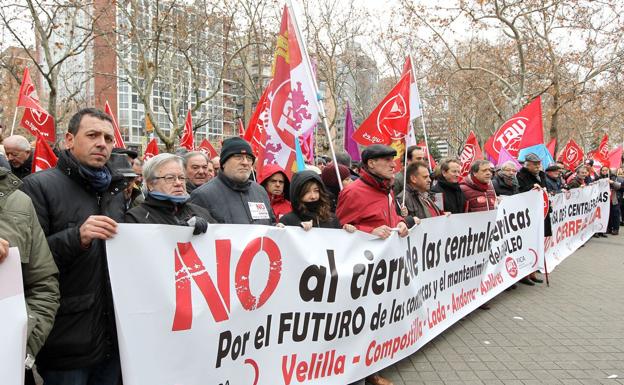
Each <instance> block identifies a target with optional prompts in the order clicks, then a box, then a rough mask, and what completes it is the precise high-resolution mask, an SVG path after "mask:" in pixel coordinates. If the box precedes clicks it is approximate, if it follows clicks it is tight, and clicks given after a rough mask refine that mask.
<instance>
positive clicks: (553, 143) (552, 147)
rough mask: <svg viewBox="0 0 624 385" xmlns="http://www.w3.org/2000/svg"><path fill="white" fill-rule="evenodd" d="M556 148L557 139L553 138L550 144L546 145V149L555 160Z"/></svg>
mask: <svg viewBox="0 0 624 385" xmlns="http://www.w3.org/2000/svg"><path fill="white" fill-rule="evenodd" d="M556 146H557V139H555V138H552V139H551V140H550V142H548V144H547V145H546V148H547V149H548V152H550V155H551V156H552V157H553V159H554V158H555V147H556Z"/></svg>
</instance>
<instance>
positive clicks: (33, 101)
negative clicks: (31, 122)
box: [16, 67, 46, 112]
mask: <svg viewBox="0 0 624 385" xmlns="http://www.w3.org/2000/svg"><path fill="white" fill-rule="evenodd" d="M16 107H26V108H30V109H33V110H37V111H41V112H46V111H45V110H44V109H43V107H41V104H39V98H38V97H37V91H36V90H35V84H34V83H33V81H32V79H31V78H30V71H29V70H28V67H26V68H24V77H23V78H22V85H21V86H20V90H19V97H18V99H17V106H16Z"/></svg>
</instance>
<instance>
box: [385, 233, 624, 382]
mask: <svg viewBox="0 0 624 385" xmlns="http://www.w3.org/2000/svg"><path fill="white" fill-rule="evenodd" d="M518 286H519V287H518V289H516V290H513V291H509V292H504V293H502V294H500V295H499V296H497V297H496V298H495V299H494V300H492V301H490V304H491V306H492V308H491V309H490V310H487V311H484V310H476V311H474V312H473V313H472V314H470V315H469V316H467V317H466V318H464V319H463V320H461V321H459V322H457V323H456V324H455V325H454V326H453V327H451V328H449V329H448V330H446V331H445V332H444V333H442V334H441V335H440V336H438V337H437V338H435V339H434V340H433V341H431V342H429V343H428V344H427V345H426V346H424V347H423V348H422V349H421V350H420V351H418V352H417V353H415V354H414V355H412V356H411V357H409V358H407V359H405V360H403V361H401V362H400V363H398V364H397V365H395V366H393V367H390V368H388V369H386V370H385V371H384V372H383V374H384V376H385V377H388V378H390V379H392V380H393V381H394V383H395V385H412V384H431V385H433V384H446V385H450V384H506V385H507V384H509V385H511V384H525V385H529V384H624V235H620V236H609V238H607V239H595V238H593V239H592V240H590V241H589V242H588V243H587V244H586V245H585V247H583V248H581V249H579V250H578V251H577V252H576V253H575V254H573V255H572V256H570V257H569V258H568V259H566V260H565V261H564V262H563V263H562V264H561V265H559V266H558V267H557V269H556V270H555V271H554V272H553V273H552V274H551V275H550V287H546V284H545V283H544V284H543V285H540V286H534V287H529V286H526V285H518ZM514 317H522V319H515V318H514ZM613 376H617V378H609V377H613Z"/></svg>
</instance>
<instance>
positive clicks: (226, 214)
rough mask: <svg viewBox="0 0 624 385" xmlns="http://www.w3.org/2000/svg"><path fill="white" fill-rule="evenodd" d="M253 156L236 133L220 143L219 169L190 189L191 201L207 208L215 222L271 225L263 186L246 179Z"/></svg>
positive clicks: (273, 216)
mask: <svg viewBox="0 0 624 385" xmlns="http://www.w3.org/2000/svg"><path fill="white" fill-rule="evenodd" d="M255 160H256V158H255V156H254V155H253V152H252V151H251V146H250V145H249V143H247V142H246V141H245V140H244V139H241V138H239V137H232V138H228V139H226V140H224V141H223V145H222V147H221V159H220V166H221V172H219V174H217V176H216V177H215V178H214V179H212V180H211V181H210V182H208V183H205V184H203V185H201V186H200V187H198V188H197V189H195V190H194V191H193V192H192V193H191V202H192V203H195V204H196V205H198V206H201V207H203V208H205V209H206V210H208V211H209V212H210V214H211V215H212V217H213V218H214V219H216V220H217V222H219V223H238V224H256V225H274V224H275V222H276V221H275V215H274V214H273V209H271V201H270V200H269V195H268V194H267V192H266V190H265V189H264V187H262V186H260V185H259V184H258V183H256V182H254V181H252V180H250V179H249V177H250V175H251V170H252V167H253V164H254V161H255Z"/></svg>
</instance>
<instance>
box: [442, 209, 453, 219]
mask: <svg viewBox="0 0 624 385" xmlns="http://www.w3.org/2000/svg"><path fill="white" fill-rule="evenodd" d="M451 214H452V213H451V212H450V211H445V212H444V216H445V217H447V218H448V217H450V216H451Z"/></svg>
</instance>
